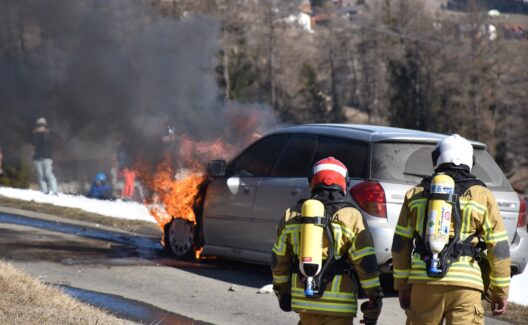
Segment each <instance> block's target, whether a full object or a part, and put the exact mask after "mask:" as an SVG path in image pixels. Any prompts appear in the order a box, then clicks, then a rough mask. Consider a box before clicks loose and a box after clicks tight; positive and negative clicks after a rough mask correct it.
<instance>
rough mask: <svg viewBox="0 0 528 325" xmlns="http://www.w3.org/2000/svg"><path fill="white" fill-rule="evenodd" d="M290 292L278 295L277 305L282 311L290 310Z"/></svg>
mask: <svg viewBox="0 0 528 325" xmlns="http://www.w3.org/2000/svg"><path fill="white" fill-rule="evenodd" d="M291 299H292V297H291V294H289V293H287V294H283V295H280V296H279V307H280V309H282V311H291V310H292V309H291Z"/></svg>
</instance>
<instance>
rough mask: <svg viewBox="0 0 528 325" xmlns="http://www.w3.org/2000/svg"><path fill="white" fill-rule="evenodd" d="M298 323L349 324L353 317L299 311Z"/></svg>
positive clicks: (309, 324) (310, 324)
mask: <svg viewBox="0 0 528 325" xmlns="http://www.w3.org/2000/svg"><path fill="white" fill-rule="evenodd" d="M299 316H300V317H301V320H300V321H299V323H298V325H351V324H352V321H353V319H354V317H343V316H332V315H319V314H310V313H299Z"/></svg>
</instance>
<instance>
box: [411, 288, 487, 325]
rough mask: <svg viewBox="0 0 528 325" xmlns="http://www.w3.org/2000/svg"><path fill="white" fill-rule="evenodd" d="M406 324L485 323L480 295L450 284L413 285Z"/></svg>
mask: <svg viewBox="0 0 528 325" xmlns="http://www.w3.org/2000/svg"><path fill="white" fill-rule="evenodd" d="M406 314H407V325H439V324H442V319H445V321H446V323H445V324H446V325H472V324H484V309H483V308H482V303H481V292H480V291H478V290H475V289H469V288H464V287H459V286H450V285H416V284H414V285H412V286H411V309H410V310H408V311H406Z"/></svg>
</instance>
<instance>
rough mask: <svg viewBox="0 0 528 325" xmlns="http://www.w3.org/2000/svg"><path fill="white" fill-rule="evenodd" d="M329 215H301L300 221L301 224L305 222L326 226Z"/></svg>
mask: <svg viewBox="0 0 528 325" xmlns="http://www.w3.org/2000/svg"><path fill="white" fill-rule="evenodd" d="M327 219H328V218H327V217H300V218H299V222H300V223H301V224H303V223H313V224H315V225H318V226H325V227H326V225H327V223H328V221H327Z"/></svg>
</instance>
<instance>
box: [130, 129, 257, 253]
mask: <svg viewBox="0 0 528 325" xmlns="http://www.w3.org/2000/svg"><path fill="white" fill-rule="evenodd" d="M255 134H256V133H252V134H251V135H250V136H249V137H248V140H249V141H251V140H255V138H257V137H258V136H259V135H258V134H257V135H255ZM164 141H171V142H172V141H173V142H176V137H175V136H174V137H172V138H167V140H164ZM177 143H178V151H177V152H176V157H174V158H175V161H176V162H177V165H178V166H179V168H178V169H177V168H175V167H174V166H175V164H174V163H173V159H172V158H173V157H170V156H169V155H168V154H167V157H166V159H165V160H164V161H163V162H161V163H160V164H159V165H157V166H156V168H155V170H154V171H153V170H152V169H151V167H150V166H148V165H147V164H143V163H141V162H139V163H138V164H137V170H138V171H139V176H140V178H141V180H142V182H143V184H144V185H146V186H147V187H148V188H149V189H150V190H151V191H152V193H153V194H152V197H150V198H149V199H147V200H146V202H145V203H146V205H147V206H148V208H149V212H150V214H151V215H152V216H153V217H154V219H156V222H157V223H158V225H159V226H160V228H161V230H162V231H163V232H164V231H165V226H166V225H167V224H168V223H169V222H170V221H171V220H172V218H181V219H184V220H187V221H189V222H192V223H193V224H195V225H196V215H195V211H194V208H195V204H198V205H200V204H201V199H203V198H201V197H199V195H198V193H199V190H200V186H201V185H202V183H203V182H204V180H205V176H204V172H203V170H204V166H205V164H206V163H207V162H208V161H210V160H212V159H219V158H223V159H228V158H231V157H232V156H233V155H234V154H235V153H236V147H235V146H233V145H231V144H229V143H227V142H225V141H223V140H222V139H217V140H214V141H195V140H193V139H191V138H190V137H189V136H187V135H185V134H183V135H180V136H179V138H178V139H177ZM163 238H164V237H163ZM162 243H163V240H162ZM201 252H202V248H196V251H195V255H196V258H197V259H198V258H199V257H200V254H201Z"/></svg>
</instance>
